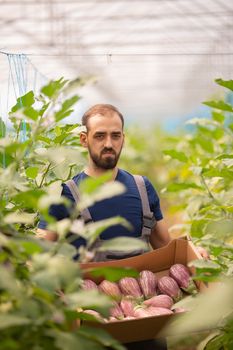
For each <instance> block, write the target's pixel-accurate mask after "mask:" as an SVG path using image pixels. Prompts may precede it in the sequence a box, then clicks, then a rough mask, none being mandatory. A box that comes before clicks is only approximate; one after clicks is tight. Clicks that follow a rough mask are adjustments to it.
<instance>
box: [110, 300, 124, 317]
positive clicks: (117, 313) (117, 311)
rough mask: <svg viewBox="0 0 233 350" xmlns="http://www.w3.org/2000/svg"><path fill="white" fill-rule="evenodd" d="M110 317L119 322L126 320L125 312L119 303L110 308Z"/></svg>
mask: <svg viewBox="0 0 233 350" xmlns="http://www.w3.org/2000/svg"><path fill="white" fill-rule="evenodd" d="M110 316H111V317H115V318H117V319H119V320H120V319H122V318H124V314H123V311H122V309H121V307H120V306H119V305H118V303H117V302H113V306H112V307H111V308H110Z"/></svg>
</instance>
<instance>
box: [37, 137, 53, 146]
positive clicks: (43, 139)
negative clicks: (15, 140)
mask: <svg viewBox="0 0 233 350" xmlns="http://www.w3.org/2000/svg"><path fill="white" fill-rule="evenodd" d="M37 140H38V141H42V142H45V143H46V144H48V145H49V144H50V143H51V139H50V138H49V137H46V136H42V135H39V136H37Z"/></svg>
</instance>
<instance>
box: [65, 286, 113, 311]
mask: <svg viewBox="0 0 233 350" xmlns="http://www.w3.org/2000/svg"><path fill="white" fill-rule="evenodd" d="M66 302H67V305H68V306H69V307H70V308H72V309H77V308H78V307H79V308H80V307H81V308H85V309H93V310H97V311H99V312H100V313H102V314H105V315H107V314H108V309H109V307H110V306H111V298H109V297H108V296H107V295H105V294H103V293H100V292H98V291H96V290H80V291H78V292H75V293H69V294H66Z"/></svg>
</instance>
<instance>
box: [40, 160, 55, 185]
mask: <svg viewBox="0 0 233 350" xmlns="http://www.w3.org/2000/svg"><path fill="white" fill-rule="evenodd" d="M51 165H52V164H51V162H49V164H48V166H47V169H46V170H45V172H44V174H43V176H42V179H41V182H40V184H39V186H38V187H39V188H41V187H42V185H43V182H44V180H45V177H46V175H47V174H48V172H49V170H50V167H51Z"/></svg>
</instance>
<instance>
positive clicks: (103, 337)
mask: <svg viewBox="0 0 233 350" xmlns="http://www.w3.org/2000/svg"><path fill="white" fill-rule="evenodd" d="M79 334H81V335H83V336H85V337H87V338H90V339H92V340H95V341H97V342H98V343H101V344H103V345H104V348H106V347H107V348H111V349H116V350H124V349H125V347H124V346H123V345H121V344H119V343H118V342H117V341H116V340H115V339H113V338H112V337H111V336H110V334H109V333H107V332H106V331H105V330H103V329H101V328H93V327H88V326H82V327H81V328H80V330H79Z"/></svg>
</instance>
